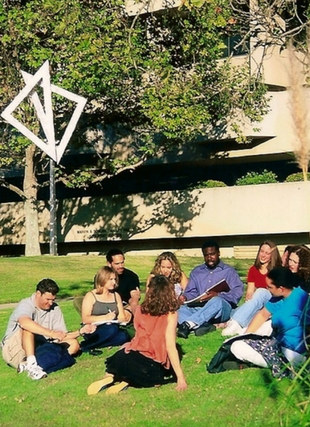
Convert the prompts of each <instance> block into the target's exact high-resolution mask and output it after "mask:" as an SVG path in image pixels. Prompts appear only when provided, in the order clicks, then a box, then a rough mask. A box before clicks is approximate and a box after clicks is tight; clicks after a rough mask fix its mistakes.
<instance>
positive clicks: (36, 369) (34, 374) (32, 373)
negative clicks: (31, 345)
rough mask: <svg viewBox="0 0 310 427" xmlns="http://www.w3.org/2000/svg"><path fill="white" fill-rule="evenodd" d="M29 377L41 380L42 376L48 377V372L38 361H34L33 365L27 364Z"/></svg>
mask: <svg viewBox="0 0 310 427" xmlns="http://www.w3.org/2000/svg"><path fill="white" fill-rule="evenodd" d="M26 369H27V372H28V377H29V378H31V379H32V380H40V379H41V378H46V377H47V373H46V372H44V371H43V369H42V368H41V366H39V365H37V364H36V363H32V364H31V365H27V368H26Z"/></svg>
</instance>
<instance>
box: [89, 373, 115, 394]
mask: <svg viewBox="0 0 310 427" xmlns="http://www.w3.org/2000/svg"><path fill="white" fill-rule="evenodd" d="M113 382H114V378H113V377H112V376H108V377H105V378H102V380H99V381H95V382H94V383H92V384H91V385H90V386H89V387H88V389H87V394H88V395H90V396H91V395H93V394H97V393H99V392H100V391H103V390H105V389H106V388H108V387H109V386H110V385H111V384H113Z"/></svg>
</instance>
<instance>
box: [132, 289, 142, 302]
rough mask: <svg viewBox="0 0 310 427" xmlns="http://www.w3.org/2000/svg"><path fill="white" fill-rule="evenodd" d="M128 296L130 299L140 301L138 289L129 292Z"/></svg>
mask: <svg viewBox="0 0 310 427" xmlns="http://www.w3.org/2000/svg"><path fill="white" fill-rule="evenodd" d="M130 296H131V298H137V299H140V297H141V294H140V289H139V288H136V289H135V290H133V291H131V292H130Z"/></svg>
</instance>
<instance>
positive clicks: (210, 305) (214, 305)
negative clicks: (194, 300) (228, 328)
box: [178, 297, 231, 326]
mask: <svg viewBox="0 0 310 427" xmlns="http://www.w3.org/2000/svg"><path fill="white" fill-rule="evenodd" d="M230 314H231V305H230V304H229V303H228V302H227V301H225V300H224V299H223V298H221V297H213V298H211V299H210V300H209V301H208V302H207V303H206V304H205V305H204V306H203V307H188V306H187V305H181V307H180V308H179V310H178V322H179V324H181V323H183V322H185V321H187V322H188V321H190V322H194V323H195V324H196V325H198V326H201V325H202V324H203V323H205V322H209V321H210V320H216V321H218V322H226V320H228V319H229V317H230Z"/></svg>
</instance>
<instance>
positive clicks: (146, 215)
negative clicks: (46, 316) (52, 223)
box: [0, 182, 310, 256]
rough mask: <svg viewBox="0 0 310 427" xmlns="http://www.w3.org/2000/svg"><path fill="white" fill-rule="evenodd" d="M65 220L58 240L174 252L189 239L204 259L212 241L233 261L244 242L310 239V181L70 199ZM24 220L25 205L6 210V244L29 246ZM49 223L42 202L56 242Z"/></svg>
mask: <svg viewBox="0 0 310 427" xmlns="http://www.w3.org/2000/svg"><path fill="white" fill-rule="evenodd" d="M58 217H59V223H58V226H59V231H58V242H64V243H72V242H75V243H76V244H77V245H78V244H79V243H82V242H115V243H117V242H118V243H120V242H126V241H131V242H132V241H134V240H137V241H139V242H140V243H141V242H142V243H141V246H139V249H140V247H141V249H143V247H144V249H145V250H147V249H148V247H149V246H150V245H149V242H150V241H153V240H154V241H157V240H160V241H161V243H162V248H163V249H165V248H166V247H165V241H168V240H169V242H170V243H169V244H170V247H171V242H173V240H174V239H175V241H178V245H177V247H179V248H180V246H182V239H183V241H184V242H185V241H186V242H187V243H186V247H187V252H186V253H187V254H193V253H194V254H195V255H196V254H197V247H198V248H199V247H200V240H199V239H204V238H205V237H211V236H212V237H216V238H218V239H220V240H221V241H223V242H225V247H226V249H225V255H226V256H233V255H235V253H234V247H236V248H237V247H238V248H239V249H236V253H240V246H241V247H242V246H244V245H242V244H240V242H246V243H245V246H249V250H250V252H251V254H252V253H253V251H254V252H255V246H256V245H257V244H258V242H259V241H260V240H263V239H265V238H266V237H269V238H271V239H272V238H273V239H274V240H275V241H276V243H280V241H279V236H281V239H280V240H281V245H285V244H289V243H292V242H293V241H294V242H296V239H297V241H298V239H300V243H307V242H308V241H309V238H308V240H307V241H305V236H309V231H310V183H308V182H307V183H305V182H299V183H279V184H264V185H256V186H240V187H223V188H211V189H203V190H194V191H173V192H158V193H145V194H137V195H127V196H126V195H117V196H112V197H102V198H100V197H97V198H90V197H84V198H78V199H70V200H69V199H68V200H62V201H59V206H58ZM23 220H24V218H23V206H22V204H21V203H8V204H2V205H1V206H0V227H1V229H0V230H1V232H0V243H1V244H2V245H3V244H12V243H13V244H23V243H24V228H23ZM48 223H49V212H48V209H47V206H45V205H44V204H41V206H40V231H41V242H48V236H49V232H48ZM254 236H255V238H254ZM260 236H261V237H260ZM197 239H198V240H197ZM301 239H303V240H301ZM191 241H192V242H193V244H192V247H191V243H189V242H191ZM143 242H145V243H143ZM197 242H199V243H197ZM226 242H227V243H226ZM251 246H252V248H251V249H250V247H251ZM253 246H254V248H253ZM81 248H82V245H81ZM191 249H193V250H194V252H191ZM81 251H82V252H83V249H81ZM156 252H157V253H158V245H157V249H156ZM198 254H199V250H198Z"/></svg>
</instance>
